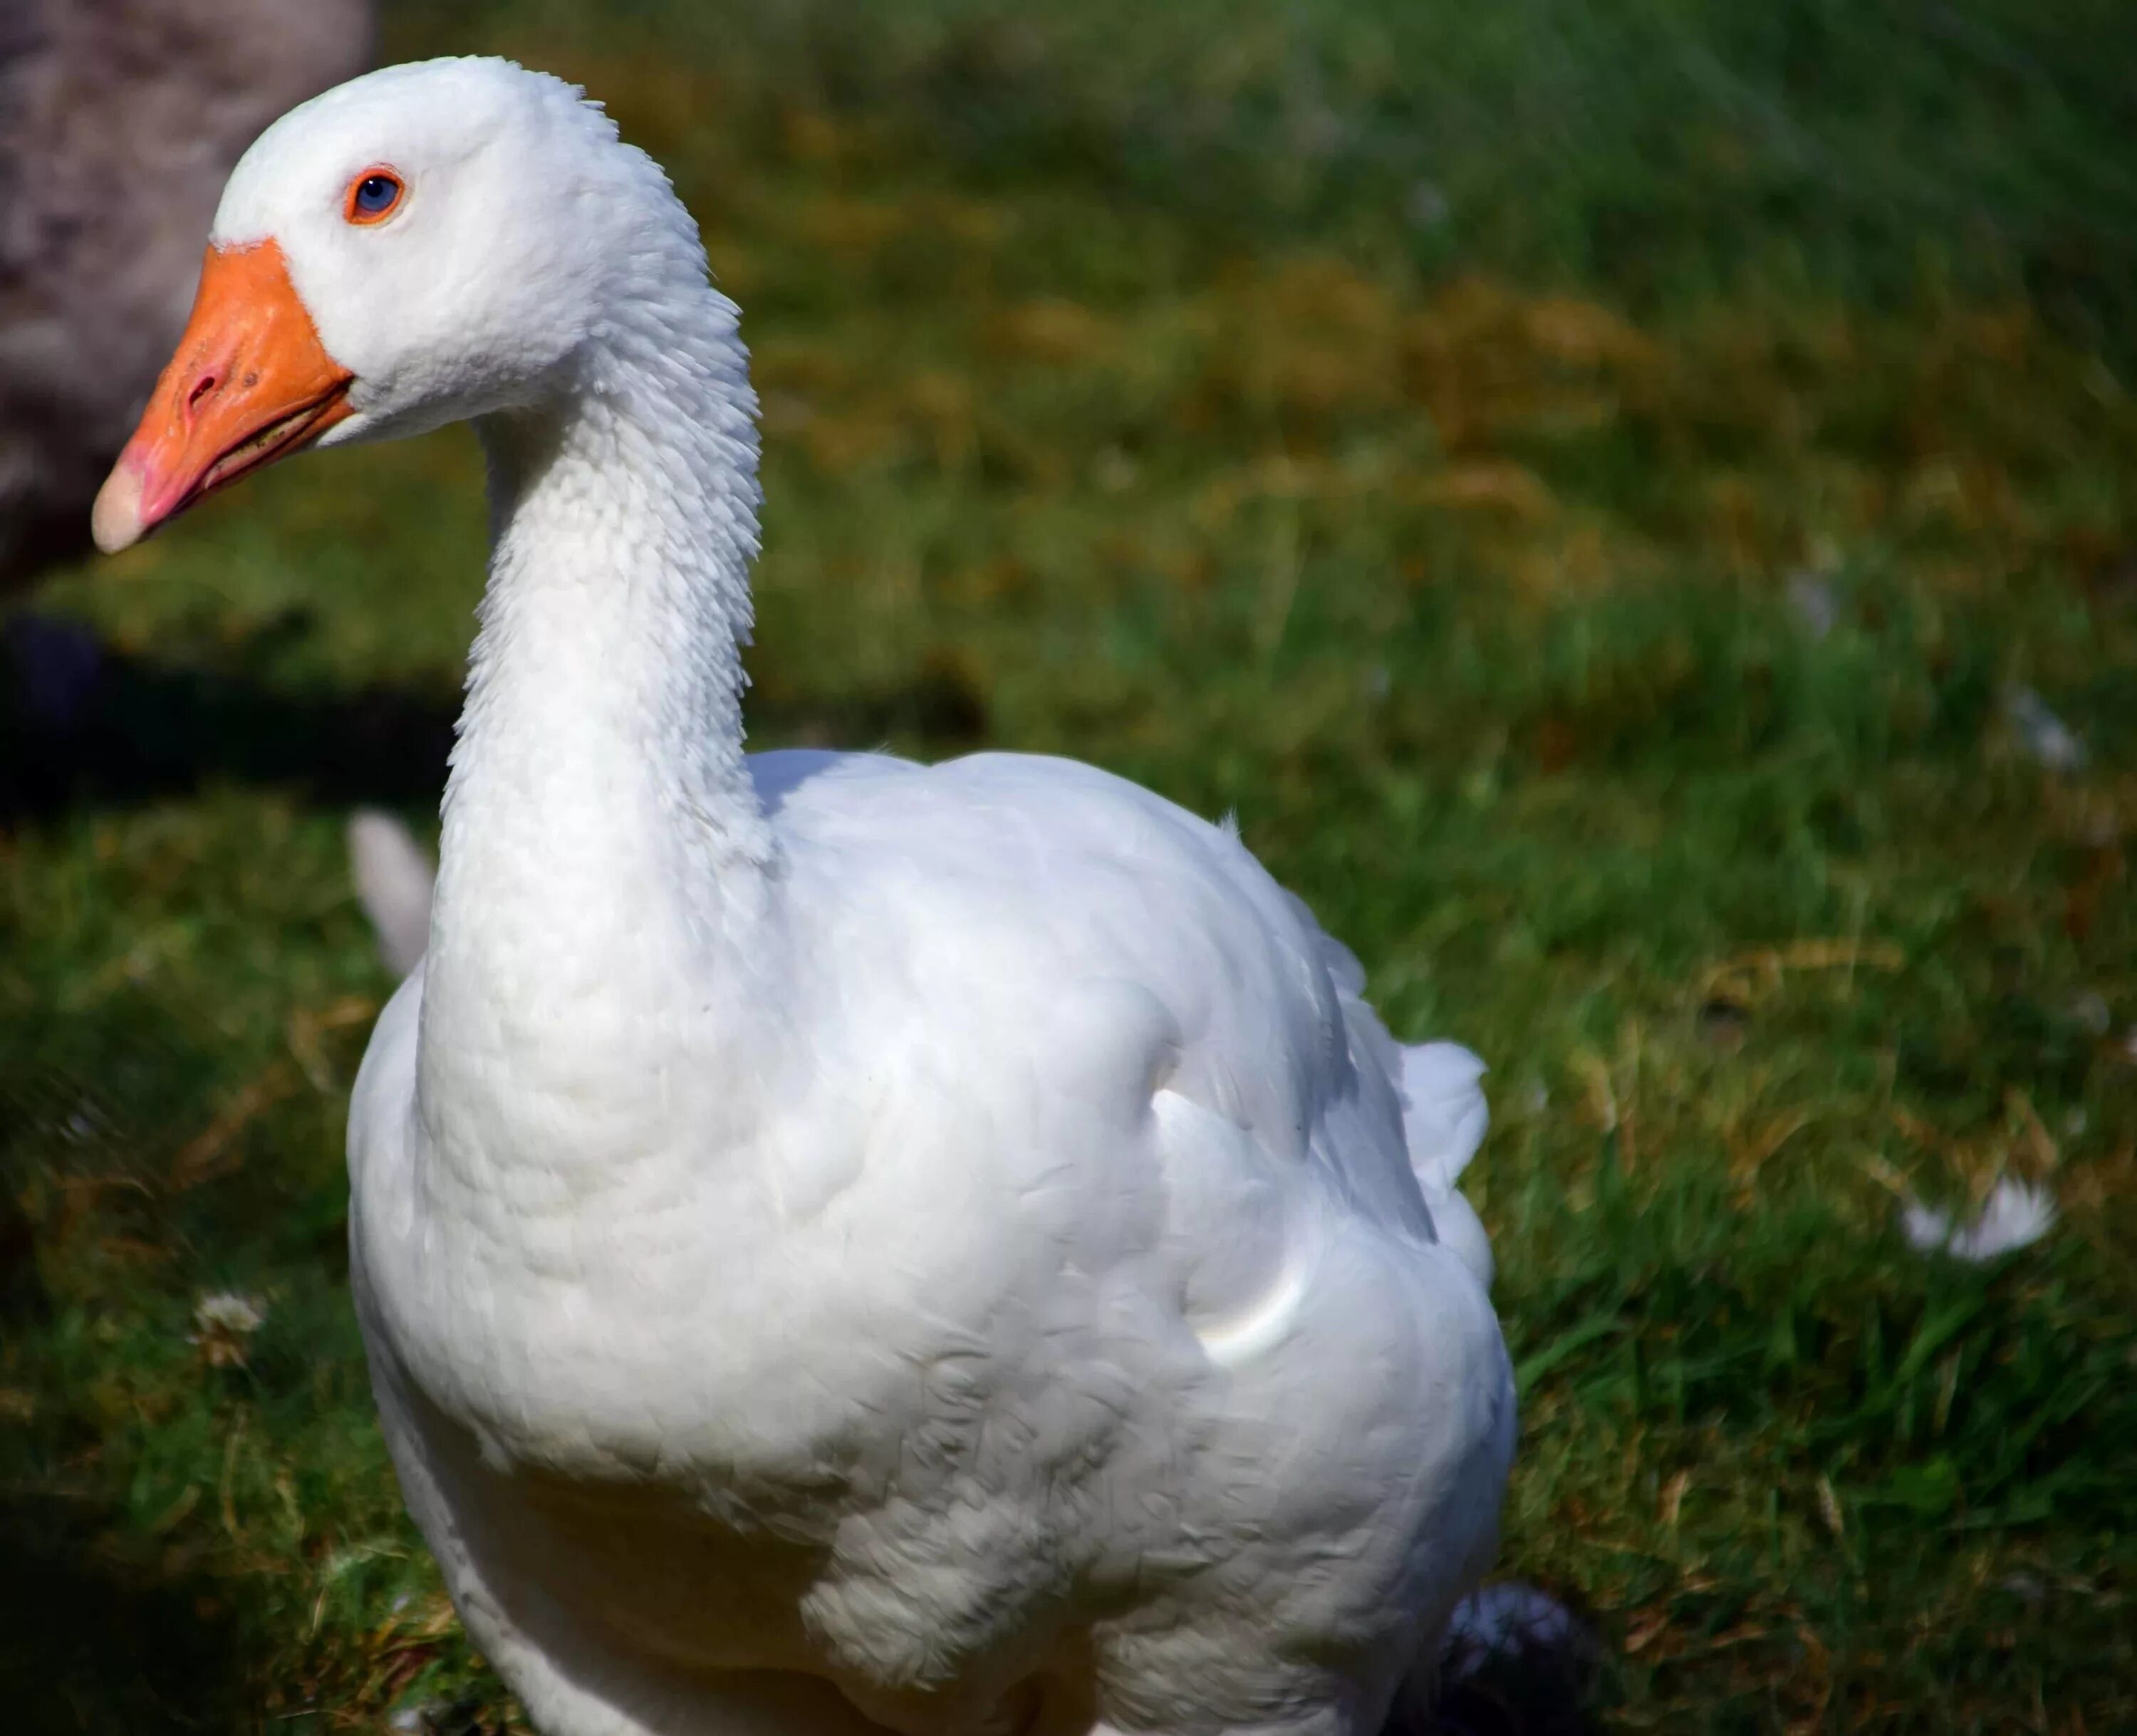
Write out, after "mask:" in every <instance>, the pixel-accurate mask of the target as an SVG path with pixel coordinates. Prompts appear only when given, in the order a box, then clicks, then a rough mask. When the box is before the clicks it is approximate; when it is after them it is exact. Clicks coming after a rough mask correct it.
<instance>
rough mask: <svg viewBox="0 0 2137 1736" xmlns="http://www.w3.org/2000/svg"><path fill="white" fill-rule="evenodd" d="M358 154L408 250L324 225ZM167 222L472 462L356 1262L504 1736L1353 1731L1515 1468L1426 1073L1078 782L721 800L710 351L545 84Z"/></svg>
mask: <svg viewBox="0 0 2137 1736" xmlns="http://www.w3.org/2000/svg"><path fill="white" fill-rule="evenodd" d="M367 161H369V162H386V163H393V164H395V165H396V166H397V168H399V169H401V170H402V172H403V173H406V176H407V177H408V179H409V183H410V187H411V199H410V206H409V210H408V212H407V214H406V220H405V221H401V220H397V221H396V223H394V224H387V225H382V226H379V232H378V233H377V235H371V234H364V235H352V234H348V233H343V232H341V231H340V229H339V228H338V227H337V219H336V216H335V213H334V211H333V202H332V200H331V199H327V200H325V201H324V202H323V201H322V200H321V198H320V197H319V194H320V189H321V188H323V187H334V186H338V185H339V184H341V179H340V178H339V177H346V176H347V175H348V173H351V172H352V170H351V165H352V164H355V165H358V166H360V165H361V164H362V163H364V162H367ZM529 190H531V191H532V193H533V195H538V197H532V196H530V193H529ZM558 213H562V214H563V215H562V216H558V215H557V214H558ZM265 236H274V237H275V239H276V240H277V241H279V242H280V246H282V248H283V250H284V251H285V254H286V255H287V256H288V258H289V260H290V271H291V276H292V280H293V281H294V282H295V284H296V285H297V287H298V288H299V290H300V292H301V293H302V294H303V295H304V299H305V302H306V304H307V305H308V307H309V309H310V311H311V312H312V314H313V316H314V321H315V323H316V325H317V327H318V330H319V336H320V338H321V340H322V342H323V343H324V345H325V346H326V347H327V348H328V349H329V352H330V353H332V354H333V356H335V357H337V358H338V360H340V361H341V362H343V363H345V364H346V365H347V366H348V367H350V368H351V369H353V371H354V372H355V373H356V375H357V385H356V387H355V388H354V389H353V392H352V395H351V399H350V402H351V404H352V405H353V407H354V409H355V411H356V414H355V415H354V416H352V417H351V418H350V420H349V421H348V422H347V423H345V424H343V425H342V427H340V428H338V429H337V430H335V431H334V433H333V435H329V444H332V443H337V442H338V441H341V440H350V439H361V438H366V437H378V436H382V435H390V434H394V433H399V432H403V431H406V430H410V429H413V428H417V427H422V426H430V425H436V423H437V422H440V421H445V420H450V419H451V418H452V417H454V416H475V417H477V418H478V419H479V426H480V429H481V431H482V433H483V436H484V443H485V447H486V450H487V451H488V453H489V460H490V473H491V494H492V503H493V515H494V526H495V543H494V554H493V557H492V561H491V566H490V576H489V591H488V594H487V596H486V599H485V601H484V605H483V612H482V626H481V631H480V634H479V637H478V639H477V643H476V646H475V653H474V656H473V659H472V667H471V674H470V686H469V695H468V703H467V709H466V713H465V717H464V720H463V727H462V734H461V738H460V744H459V746H458V748H457V750H456V751H455V757H454V766H453V771H452V776H451V780H450V785H449V790H448V794H447V797H446V803H445V828H444V836H443V842H442V847H441V865H440V871H439V876H438V880H437V885H436V902H435V908H434V910H433V911H432V912H431V916H430V921H429V923H428V930H429V934H430V948H429V951H428V954H427V956H426V957H425V958H424V959H423V960H421V964H420V965H417V966H416V969H415V972H414V974H413V975H411V976H410V977H409V979H408V980H407V981H406V983H404V984H403V985H402V988H401V990H400V991H399V993H398V994H396V996H395V997H394V999H393V1000H392V1003H391V1004H390V1005H389V1006H388V1007H387V1010H386V1012H385V1013H384V1014H382V1017H381V1019H380V1020H379V1023H378V1028H377V1032H376V1033H375V1034H374V1036H373V1038H372V1045H371V1048H370V1051H369V1053H368V1055H367V1056H366V1058H365V1061H364V1064H363V1072H362V1074H361V1076H360V1077H359V1079H358V1084H357V1089H356V1093H355V1099H354V1102H353V1107H352V1113H351V1118H350V1127H349V1163H350V1173H351V1179H352V1184H353V1211H352V1215H351V1239H352V1247H353V1272H354V1282H355V1288H356V1293H357V1301H358V1309H359V1312H360V1315H361V1318H362V1321H363V1330H364V1335H365V1340H366V1344H367V1345H368V1349H369V1353H370V1356H371V1359H372V1375H373V1383H374V1387H375V1389H376V1391H377V1398H378V1403H379V1408H380V1412H381V1415H382V1420H383V1422H384V1425H385V1429H386V1432H387V1439H388V1442H389V1443H390V1445H391V1447H392V1452H393V1456H394V1460H395V1463H396V1465H397V1467H398V1469H399V1471H400V1474H401V1477H402V1484H403V1486H404V1489H405V1490H406V1495H407V1498H408V1500H409V1504H410V1506H411V1510H413V1512H414V1514H415V1516H416V1520H417V1522H418V1523H419V1524H420V1525H421V1527H422V1529H423V1531H424V1533H425V1535H426V1537H427V1538H428V1539H429V1540H430V1542H431V1546H432V1548H433V1549H434V1550H435V1551H436V1554H437V1556H438V1559H439V1561H440V1563H441V1567H442V1568H443V1569H444V1572H445V1578H446V1581H447V1583H448V1585H449V1587H450V1590H451V1592H452V1594H453V1597H454V1599H455V1602H456V1603H457V1604H458V1606H459V1607H460V1612H461V1613H462V1615H463V1617H464V1618H465V1622H466V1623H467V1626H468V1628H469V1630H470V1633H471V1634H472V1635H473V1636H474V1637H475V1640H476V1641H477V1642H478V1643H479V1645H480V1646H482V1647H483V1648H484V1651H486V1652H487V1653H488V1654H489V1656H490V1657H491V1659H492V1660H493V1661H494V1663H495V1664H496V1665H497V1667H498V1669H499V1671H500V1672H501V1673H502V1674H503V1675H504V1677H505V1679H506V1680H508V1681H509V1682H510V1683H511V1685H513V1687H514V1689H515V1690H517V1691H518V1694H519V1695H520V1696H521V1697H522V1699H523V1701H524V1702H525V1704H526V1706H527V1708H528V1712H529V1714H531V1715H532V1717H533V1719H534V1721H535V1723H536V1724H537V1725H538V1728H540V1729H543V1730H544V1731H546V1732H549V1733H552V1736H655V1733H659V1736H683V1733H699V1732H703V1733H713V1732H721V1733H728V1732H734V1733H739V1732H775V1731H785V1732H796V1733H799V1732H809V1733H811V1736H820V1733H833V1736H835V1733H838V1732H841V1731H844V1732H856V1731H866V1730H883V1729H889V1730H893V1731H900V1732H909V1733H914V1736H918V1733H921V1732H942V1733H965V1732H970V1733H973V1736H984V1733H991V1732H997V1731H999V1732H1004V1733H1008V1732H1017V1733H1020V1736H1080V1733H1083V1732H1087V1731H1088V1732H1093V1733H1099V1732H1108V1731H1122V1732H1125V1731H1129V1730H1135V1731H1142V1732H1147V1733H1151V1736H1203V1733H1209V1736H1215V1733H1219V1732H1241V1733H1244V1732H1257V1733H1262V1736H1309V1733H1312V1736H1338V1733H1361V1732H1367V1731H1370V1729H1372V1728H1373V1727H1374V1725H1375V1721H1376V1720H1377V1719H1378V1718H1379V1716H1380V1714H1381V1713H1382V1711H1383V1710H1384V1709H1385V1708H1386V1706H1387V1705H1388V1704H1389V1703H1390V1700H1391V1698H1392V1696H1393V1695H1394V1694H1395V1690H1396V1689H1397V1687H1398V1685H1399V1684H1400V1681H1401V1680H1402V1678H1403V1677H1404V1675H1405V1674H1406V1673H1407V1672H1408V1671H1409V1670H1411V1669H1412V1668H1413V1667H1414V1665H1416V1664H1417V1663H1418V1661H1419V1660H1420V1659H1427V1658H1430V1657H1431V1656H1434V1652H1435V1649H1436V1642H1437V1639H1438V1635H1439V1633H1440V1632H1441V1631H1442V1630H1443V1628H1444V1627H1445V1624H1446V1622H1447V1620H1448V1615H1449V1612H1450V1611H1451V1610H1452V1609H1453V1607H1454V1605H1455V1602H1456V1601H1457V1599H1458V1597H1460V1596H1461V1595H1462V1594H1463V1592H1464V1591H1465V1590H1466V1589H1468V1588H1469V1587H1470V1586H1472V1585H1473V1583H1475V1582H1476V1580H1477V1577H1478V1576H1479V1574H1480V1573H1481V1572H1482V1569H1483V1568H1484V1567H1485V1565H1486V1564H1487V1562H1488V1560H1489V1559H1490V1557H1491V1554H1492V1549H1493V1547H1494V1539H1495V1535H1496V1527H1497V1512H1498V1505H1499V1500H1500V1495H1501V1491H1502V1486H1503V1484H1504V1481H1505V1477H1506V1474H1507V1464H1508V1461H1509V1458H1510V1456H1511V1450H1512V1444H1513V1437H1514V1427H1515V1414H1514V1398H1513V1389H1512V1384H1511V1376H1510V1372H1509V1369H1508V1365H1507V1356H1506V1352H1505V1349H1504V1347H1503V1345H1502V1342H1501V1339H1500V1335H1499V1330H1498V1327H1497V1322H1496V1320H1495V1319H1494V1318H1493V1315H1492V1309H1491V1306H1490V1303H1489V1301H1488V1299H1487V1294H1486V1286H1487V1284H1488V1281H1489V1274H1490V1253H1489V1248H1488V1245H1487V1243H1486V1242H1485V1241H1484V1238H1483V1232H1482V1226H1481V1225H1480V1224H1478V1223H1477V1221H1476V1218H1475V1215H1474V1213H1471V1212H1469V1211H1468V1208H1467V1206H1466V1204H1463V1202H1462V1201H1461V1199H1460V1196H1459V1195H1458V1194H1456V1193H1455V1192H1454V1186H1453V1184H1454V1181H1455V1178H1456V1177H1457V1176H1458V1174H1459V1173H1460V1170H1461V1168H1462V1166H1463V1164H1465V1163H1466V1162H1467V1161H1468V1157H1469V1155H1470V1154H1471V1153H1472V1152H1473V1150H1475V1147H1476V1145H1477V1141H1478V1140H1479V1139H1480V1138H1481V1137H1482V1132H1483V1128H1484V1121H1485V1114H1484V1106H1483V1098H1482V1092H1481V1091H1480V1089H1479V1088H1478V1084H1477V1080H1478V1076H1479V1074H1480V1073H1481V1071H1482V1068H1481V1065H1480V1063H1477V1062H1476V1060H1475V1058H1473V1057H1471V1056H1469V1055H1468V1054H1467V1053H1466V1052H1465V1051H1462V1050H1459V1049H1457V1048H1453V1046H1452V1045H1444V1044H1435V1045H1430V1046H1428V1047H1426V1048H1421V1049H1412V1050H1409V1051H1399V1050H1398V1049H1397V1048H1396V1047H1395V1044H1394V1043H1392V1042H1391V1041H1390V1039H1389V1038H1388V1036H1387V1033H1385V1030H1384V1029H1383V1028H1382V1027H1381V1025H1380V1021H1379V1020H1378V1019H1377V1018H1376V1017H1375V1014H1374V1013H1373V1012H1372V1010H1371V1009H1370V1007H1368V1006H1367V1005H1366V1004H1365V1001H1364V1000H1363V999H1361V989H1362V974H1361V973H1360V972H1359V971H1358V970H1357V968H1356V962H1355V960H1351V959H1350V957H1349V955H1348V954H1347V953H1346V952H1344V951H1343V950H1342V949H1341V947H1340V946H1336V944H1335V943H1334V942H1333V941H1330V940H1328V939H1327V937H1326V936H1324V935H1322V933H1321V931H1319V929H1318V927H1317V926H1316V925H1315V923H1314V922H1313V921H1312V917H1311V916H1310V915H1309V914H1308V913H1307V912H1306V910H1305V907H1303V906H1302V905H1301V904H1300V903H1299V902H1297V900H1296V899H1294V898H1292V897H1290V896H1289V895H1288V894H1287V893H1285V892H1283V891H1282V890H1281V889H1279V888H1278V887H1277V886H1276V885H1275V884H1274V883H1273V882H1272V881H1271V880H1270V879H1269V878H1268V875H1267V874H1266V873H1264V872H1263V869H1262V868H1260V866H1259V865H1258V863H1256V862H1255V861H1254V860H1253V858H1252V856H1251V855H1249V853H1248V852H1247V851H1246V849H1244V846H1243V845H1242V844H1240V843H1239V839H1238V836H1237V834H1236V830H1235V829H1229V828H1226V827H1219V826H1213V825H1210V824H1206V823H1205V822H1203V821H1201V820H1200V819H1195V818H1194V817H1192V816H1191V815H1188V814H1186V813H1185V812H1183V811H1182V810H1180V809H1178V808H1176V807H1175V806H1173V805H1171V804H1170V803H1167V802H1166V801H1164V800H1161V799H1160V798H1158V797H1156V796H1155V795H1151V794H1150V793H1148V792H1147V791H1145V790H1141V789H1138V788H1137V787H1135V786H1134V785H1130V784H1127V783H1125V782H1122V780H1118V779H1117V778H1113V777H1111V776H1107V775H1106V774H1104V773H1103V772H1100V771H1094V770H1092V769H1091V768H1089V767H1087V766H1078V765H1074V764H1072V763H1069V762H1067V761H1058V760H1046V759H1034V758H1025V757H1019V756H1006V755H983V756H977V757H975V758H971V759H967V760H963V761H957V762H954V763H952V764H949V765H945V766H936V767H932V768H927V767H922V766H916V765H912V764H908V763H905V762H903V761H897V760H893V759H890V758H888V757H884V756H877V755H866V754H855V755H845V754H832V753H822V752H789V753H775V754H768V755H763V756H757V757H756V758H754V759H745V757H744V756H743V753H742V728H741V716H740V694H741V689H742V670H741V664H740V659H739V652H738V647H739V645H740V644H742V642H744V641H745V640H746V639H747V633H748V630H749V601H748V591H747V562H748V560H749V558H750V557H751V555H752V553H753V552H754V550H755V547H756V538H757V531H756V513H755V508H756V503H757V489H756V483H755V474H754V473H755V457H756V444H755V432H754V407H755V405H754V399H753V397H752V395H751V393H750V390H749V387H748V383H747V361H746V355H745V353H744V351H743V348H742V344H741V342H740V339H739V338H738V336H737V330H736V319H735V313H734V309H733V306H732V305H731V304H729V303H728V302H727V301H726V300H725V299H723V298H722V297H721V296H719V295H718V294H717V293H716V292H715V291H713V289H710V288H709V287H708V286H707V285H706V284H705V282H704V279H703V255H702V253H701V251H700V250H699V244H698V241H697V236H696V234H695V231H694V227H693V226H691V224H690V222H689V219H688V216H687V215H686V214H685V213H684V212H683V210H682V208H681V207H680V205H679V203H678V202H676V201H675V200H674V197H673V195H672V194H671V193H670V192H669V190H668V188H667V187H666V184H665V182H664V180H663V179H662V178H661V177H660V175H659V173H658V172H657V170H655V169H654V168H652V166H651V165H650V163H649V162H648V161H647V159H645V158H644V157H643V156H642V155H640V153H636V152H635V151H631V150H630V149H628V148H625V147H623V146H621V145H620V144H619V143H616V140H615V138H614V134H613V129H612V128H611V127H610V126H609V125H608V124H607V123H606V121H605V120H603V119H601V117H600V116H599V115H598V114H597V113H596V112H595V111H594V110H592V109H589V108H587V107H586V106H584V105H582V104H581V103H580V102H579V101H578V100H577V95H576V93H574V92H572V91H571V90H569V89H568V87H566V86H564V85H560V84H557V82H556V81H554V80H548V79H544V78H541V77H539V76H538V75H532V74H528V73H525V72H523V71H519V70H518V69H517V68H514V67H509V66H505V65H504V64H503V63H499V62H466V61H462V62H446V63H434V64H433V65H431V66H422V67H414V68H397V69H392V70H391V71H387V72H385V73H382V74H378V75H373V76H372V77H371V78H368V79H365V80H359V81H358V82H357V83H356V84H354V85H350V86H347V87H344V88H343V90H340V91H337V92H334V93H331V94H330V95H329V96H328V97H326V98H324V99H322V100H320V101H319V102H318V103H316V104H314V105H308V107H307V108H306V109H300V110H299V111H297V112H296V113H295V114H293V115H292V116H290V118H288V119H285V121H283V122H282V123H280V124H278V125H277V127H275V129H271V130H270V132H269V133H268V134H266V135H265V137H263V139H261V140H260V143H258V144H257V145H256V146H255V147H254V148H253V150H252V152H251V153H250V154H249V155H248V156H247V158H246V162H245V163H243V164H242V165H241V167H240V168H239V170H238V172H237V173H236V176H235V177H233V179H232V182H231V190H230V192H229V194H228V195H227V197H226V200H225V202H224V207H223V210H222V212H221V214H220V216H218V219H217V239H218V241H221V242H224V243H226V244H242V243H244V242H246V241H249V240H256V239H259V238H261V237H265ZM358 843H359V848H360V849H361V848H362V847H363V839H362V838H361V837H359V839H358ZM372 844H373V846H374V848H373V854H374V855H376V854H377V849H376V847H375V846H376V840H375V839H374V840H372ZM403 865H404V866H405V863H404V864H403ZM359 866H360V868H361V858H360V859H359ZM372 902H373V904H374V906H375V905H376V903H377V901H376V900H375V899H373V900H372ZM402 902H403V903H404V904H405V903H406V900H403V901H402ZM402 951H403V952H404V953H405V951H406V949H405V947H403V948H402ZM1406 1129H1407V1132H1406V1131H1405V1130H1406ZM1435 1225H1437V1231H1436V1232H1435ZM1480 1280H1481V1281H1480Z"/></svg>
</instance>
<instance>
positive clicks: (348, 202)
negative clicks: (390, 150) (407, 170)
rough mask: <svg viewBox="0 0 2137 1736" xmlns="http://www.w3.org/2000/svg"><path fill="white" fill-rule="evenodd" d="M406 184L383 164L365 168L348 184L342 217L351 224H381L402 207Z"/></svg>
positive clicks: (406, 189) (406, 188) (405, 194)
mask: <svg viewBox="0 0 2137 1736" xmlns="http://www.w3.org/2000/svg"><path fill="white" fill-rule="evenodd" d="M407 193H408V183H407V182H405V181H403V180H402V178H401V177H400V176H399V174H398V173H396V172H395V171H394V170H392V169H390V168H386V167H384V166H383V165H379V166H377V167H375V168H368V169H366V170H365V171H364V172H363V173H362V174H360V175H358V177H356V178H355V179H354V180H353V181H351V182H349V183H348V194H347V195H346V196H345V197H343V200H342V209H341V214H342V216H344V217H346V218H347V219H348V221H350V222H352V223H382V222H384V221H386V220H387V218H388V217H390V216H392V215H393V213H394V212H397V211H398V210H400V208H401V202H402V200H403V199H404V198H406V197H407Z"/></svg>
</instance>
